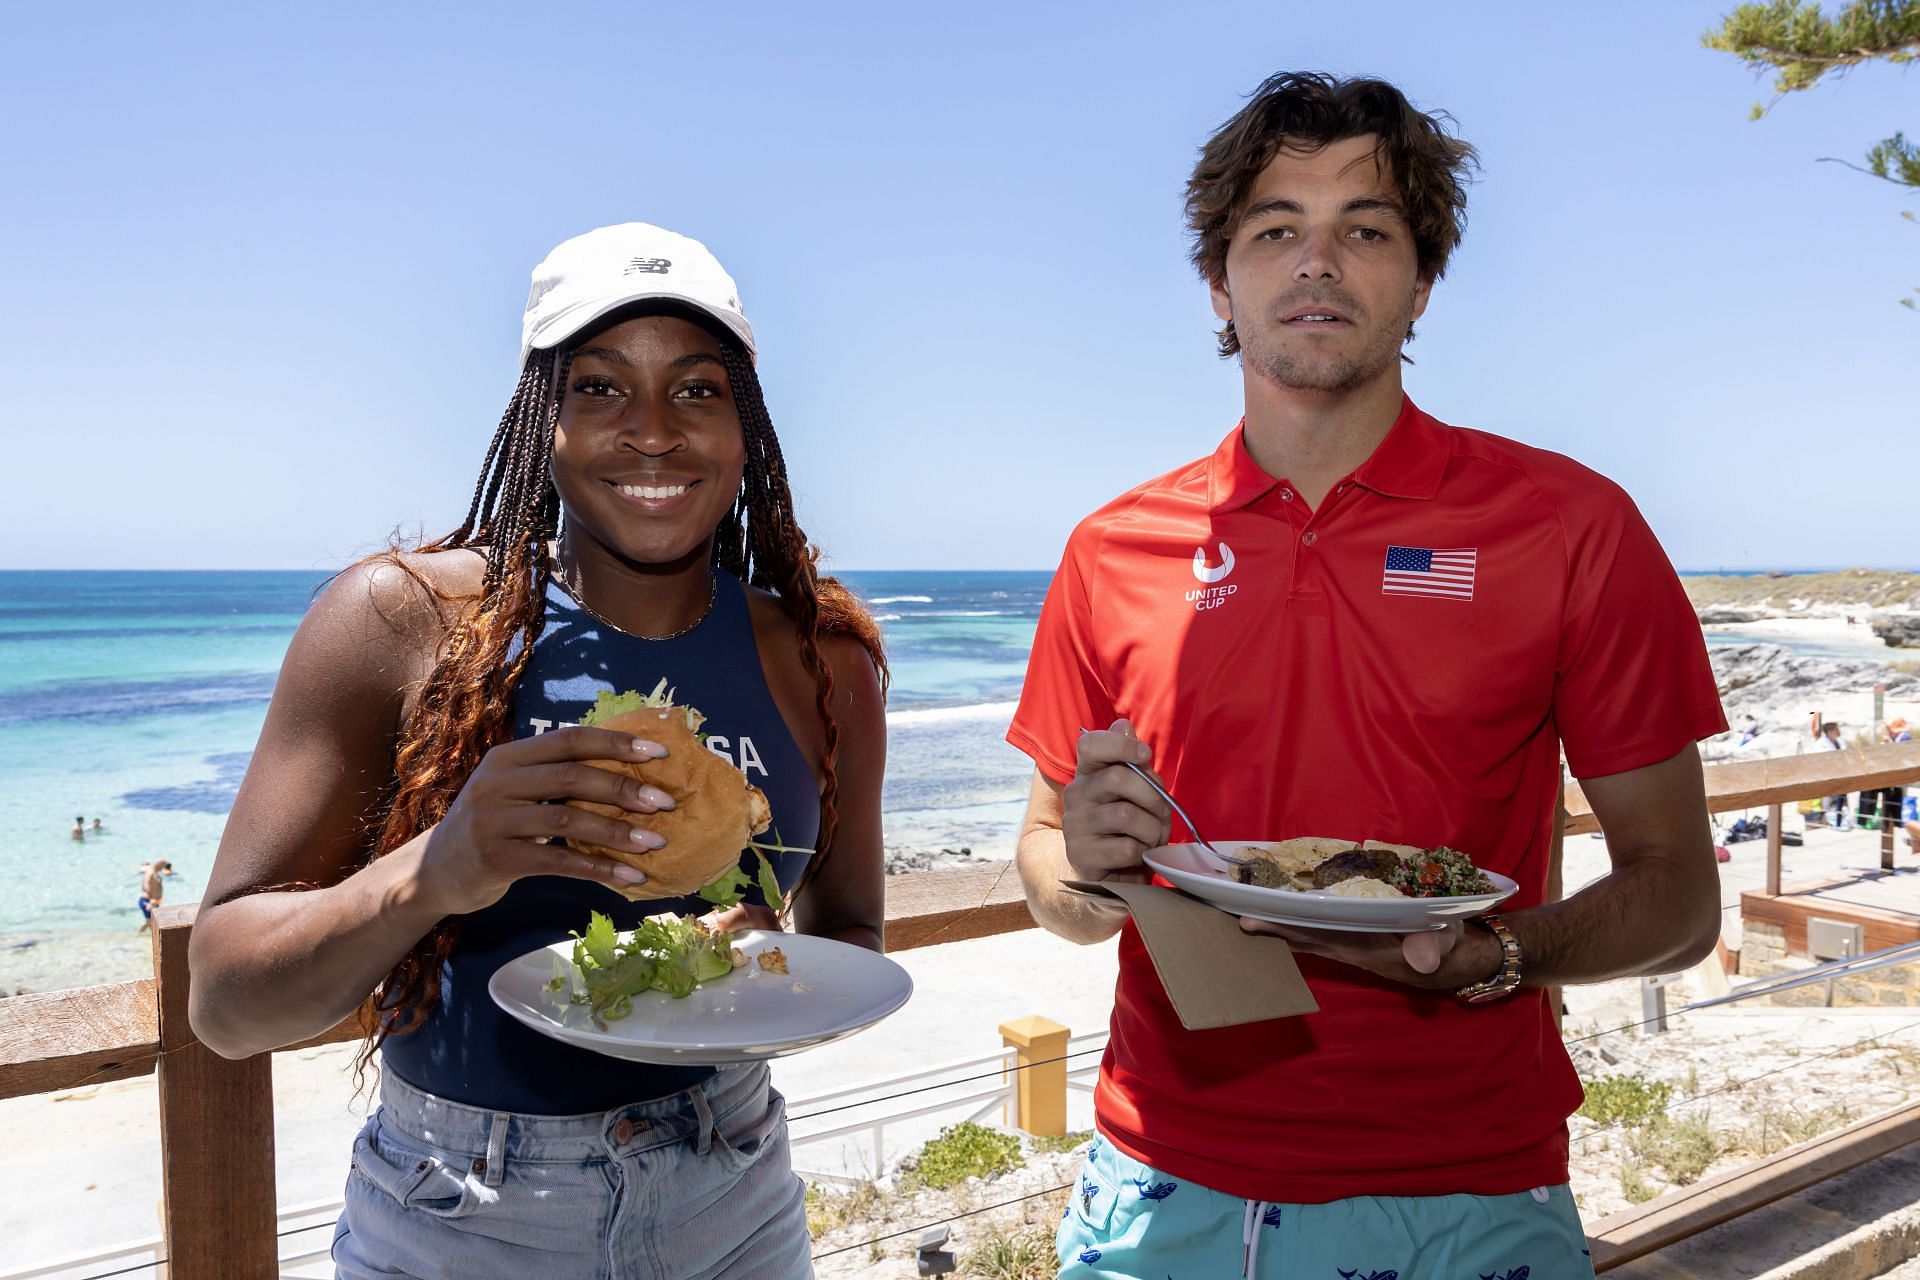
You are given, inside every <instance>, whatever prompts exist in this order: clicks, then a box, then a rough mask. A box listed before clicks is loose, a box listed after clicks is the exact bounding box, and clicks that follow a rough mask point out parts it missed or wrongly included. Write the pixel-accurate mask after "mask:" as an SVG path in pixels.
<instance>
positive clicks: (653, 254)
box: [520, 222, 754, 369]
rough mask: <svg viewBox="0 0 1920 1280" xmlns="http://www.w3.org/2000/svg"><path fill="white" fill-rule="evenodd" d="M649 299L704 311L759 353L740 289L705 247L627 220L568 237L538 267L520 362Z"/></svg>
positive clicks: (523, 323)
mask: <svg viewBox="0 0 1920 1280" xmlns="http://www.w3.org/2000/svg"><path fill="white" fill-rule="evenodd" d="M649 298H658V299H661V300H663V301H669V302H683V303H685V304H687V305H688V306H691V307H697V308H699V309H700V310H702V311H704V312H706V313H707V314H708V315H710V316H712V317H713V318H714V319H715V320H718V321H719V322H720V323H721V324H723V325H725V326H726V327H727V328H728V329H729V330H731V331H732V332H733V333H734V335H735V336H736V337H738V338H739V339H740V341H742V342H744V343H745V344H746V346H747V351H748V353H749V354H752V353H753V350H754V346H753V329H752V327H751V326H750V325H748V324H747V317H746V316H745V315H744V314H743V313H742V312H741V310H740V289H739V286H738V285H736V284H734V282H733V277H732V276H730V275H728V274H727V272H726V268H724V267H722V266H721V265H720V260H719V259H718V258H715V257H714V256H713V254H712V253H710V252H709V251H708V250H707V246H705V245H703V244H701V243H700V242H699V241H698V240H690V239H688V238H687V237H686V236H683V235H676V234H675V233H673V232H671V231H668V230H665V229H664V228H661V227H656V226H653V225H651V224H650V223H645V222H622V223H620V224H618V225H617V226H611V227H599V228H596V229H595V230H592V231H589V232H587V233H586V234H585V235H578V236H575V237H574V238H573V239H571V240H567V241H564V242H562V243H561V244H560V245H559V246H558V247H557V248H555V249H554V251H553V252H552V253H549V254H548V255H547V256H546V258H545V260H544V261H542V262H541V263H540V265H539V266H537V267H535V268H534V269H533V288H532V290H531V291H530V292H529V293H528V294H527V314H526V316H525V318H524V319H523V320H522V321H521V324H520V367H521V368H523V369H524V368H526V365H527V356H528V354H529V353H531V352H532V351H534V350H535V349H536V348H538V349H540V350H546V349H547V348H550V347H557V346H559V345H560V344H561V343H563V342H565V341H566V340H567V339H568V338H570V337H572V336H573V335H574V334H576V333H578V332H580V331H581V330H582V329H584V328H586V327H587V326H588V325H590V324H592V323H593V322H594V321H595V320H598V319H599V318H600V317H601V316H604V315H606V314H607V313H608V312H610V311H613V310H614V309H616V308H618V307H624V306H626V305H627V304H628V303H629V302H640V301H644V300H646V299H649Z"/></svg>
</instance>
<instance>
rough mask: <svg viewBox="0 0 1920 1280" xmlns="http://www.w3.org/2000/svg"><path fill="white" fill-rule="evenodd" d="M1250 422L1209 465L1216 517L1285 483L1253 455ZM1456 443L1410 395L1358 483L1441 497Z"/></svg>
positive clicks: (1398, 494)
mask: <svg viewBox="0 0 1920 1280" xmlns="http://www.w3.org/2000/svg"><path fill="white" fill-rule="evenodd" d="M1246 431H1247V420H1246V419H1245V418H1242V419H1241V420H1240V421H1239V423H1237V424H1236V425H1235V426H1234V428H1233V430H1232V431H1231V432H1229V433H1228V434H1227V438H1226V439H1225V440H1222V441H1221V442H1220V447H1219V448H1218V449H1215V450H1214V451H1213V457H1212V458H1211V459H1210V460H1209V461H1208V463H1207V506H1208V508H1209V509H1210V510H1213V511H1216V512H1222V511H1237V510H1239V509H1240V508H1241V507H1246V506H1251V505H1252V504H1253V503H1254V502H1256V501H1258V500H1259V499H1260V498H1262V497H1264V496H1265V495H1266V494H1267V492H1268V491H1269V490H1271V489H1272V488H1273V487H1274V486H1275V485H1277V484H1279V483H1280V481H1279V479H1278V478H1277V477H1274V476H1271V475H1268V474H1267V473H1266V471H1265V470H1263V469H1262V468H1261V466H1260V464H1259V463H1257V462H1255V461H1254V460H1253V455H1252V454H1251V453H1249V452H1247V441H1246ZM1452 453H1453V440H1452V437H1451V435H1450V433H1449V432H1448V430H1447V428H1446V427H1445V426H1443V425H1442V424H1441V423H1439V422H1437V421H1435V420H1434V419H1432V418H1430V417H1428V416H1427V415H1426V414H1425V413H1422V412H1421V411H1420V409H1419V407H1418V406H1417V405H1415V404H1414V403H1413V401H1412V400H1411V399H1410V398H1408V397H1405V396H1402V397H1401V400H1400V416H1399V417H1398V418H1396V419H1394V423H1393V427H1392V429H1390V430H1389V431H1388V432H1387V438H1386V439H1385V440H1382V441H1381V442H1380V445H1379V447H1378V448H1376V449H1375V450H1374V451H1373V453H1372V454H1371V455H1370V456H1369V457H1368V458H1367V460H1366V461H1365V462H1363V463H1361V464H1360V465H1359V466H1358V467H1356V468H1354V472H1353V481H1354V483H1355V484H1358V485H1361V486H1362V487H1364V488H1367V489H1371V490H1373V491H1374V492H1375V493H1383V494H1387V495H1388V496H1390V497H1395V498H1432V497H1433V496H1434V495H1435V494H1437V493H1439V492H1440V479H1441V477H1442V476H1443V475H1445V474H1446V470H1447V459H1448V458H1449V457H1450V456H1451V455H1452Z"/></svg>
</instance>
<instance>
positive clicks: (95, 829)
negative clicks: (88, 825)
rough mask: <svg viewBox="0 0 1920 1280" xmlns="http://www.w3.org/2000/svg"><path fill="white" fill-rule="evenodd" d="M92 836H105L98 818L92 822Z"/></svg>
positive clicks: (103, 828) (104, 830)
mask: <svg viewBox="0 0 1920 1280" xmlns="http://www.w3.org/2000/svg"><path fill="white" fill-rule="evenodd" d="M93 834H94V835H96V836H98V835H105V834H106V828H105V827H103V826H101V825H100V819H98V818H95V819H94V820H93Z"/></svg>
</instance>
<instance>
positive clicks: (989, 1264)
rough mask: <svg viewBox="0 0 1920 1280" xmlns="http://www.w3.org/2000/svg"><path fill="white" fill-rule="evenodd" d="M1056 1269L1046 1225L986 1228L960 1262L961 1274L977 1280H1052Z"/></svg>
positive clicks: (1058, 1268)
mask: <svg viewBox="0 0 1920 1280" xmlns="http://www.w3.org/2000/svg"><path fill="white" fill-rule="evenodd" d="M1059 1270H1060V1260H1059V1257H1058V1256H1057V1255H1056V1254H1055V1253H1054V1251H1053V1228H1052V1227H1049V1226H1017V1227H1013V1228H1006V1227H990V1228H988V1230H987V1233H986V1235H985V1236H984V1237H982V1238H981V1240H980V1243H979V1244H977V1245H975V1246H974V1247H973V1248H972V1249H970V1250H968V1251H967V1254H966V1256H965V1257H964V1258H962V1259H961V1262H960V1272H961V1274H962V1275H967V1276H977V1277H980V1278H981V1280H1053V1277H1054V1276H1055V1275H1057V1274H1058V1273H1059Z"/></svg>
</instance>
